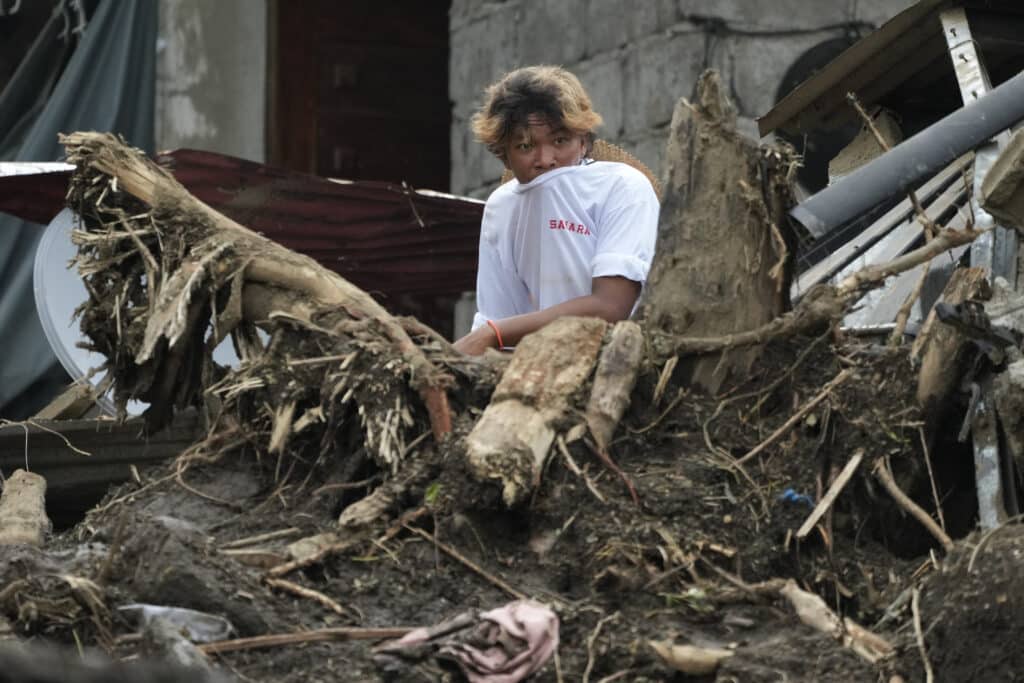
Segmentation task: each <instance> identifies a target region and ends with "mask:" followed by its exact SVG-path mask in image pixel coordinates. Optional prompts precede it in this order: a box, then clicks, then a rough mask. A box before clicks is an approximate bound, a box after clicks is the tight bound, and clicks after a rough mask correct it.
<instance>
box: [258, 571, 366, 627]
mask: <svg viewBox="0 0 1024 683" xmlns="http://www.w3.org/2000/svg"><path fill="white" fill-rule="evenodd" d="M263 580H264V581H266V583H267V585H268V586H270V587H272V588H280V589H281V590H285V591H288V592H289V593H293V594H295V595H298V596H299V597H302V598H308V599H310V600H313V601H314V602H319V603H320V604H321V605H323V606H324V607H326V608H327V609H329V610H331V611H332V612H334V613H335V614H340V615H341V616H343V617H348V616H351V613H350V612H348V610H346V609H345V608H344V607H342V606H341V605H340V604H339V603H338V602H336V601H335V600H332V599H331V598H329V597H327V596H326V595H324V594H323V593H321V592H320V591H316V590H313V589H312V588H306V587H305V586H300V585H299V584H297V583H293V582H291V581H288V580H287V579H275V578H272V577H269V576H268V577H265V578H264V579H263Z"/></svg>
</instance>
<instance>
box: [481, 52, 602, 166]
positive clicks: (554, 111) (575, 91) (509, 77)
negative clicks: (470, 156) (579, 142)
mask: <svg viewBox="0 0 1024 683" xmlns="http://www.w3.org/2000/svg"><path fill="white" fill-rule="evenodd" d="M531 114H540V115H542V116H543V117H544V118H545V119H546V120H547V123H548V124H549V125H550V126H551V127H552V128H562V127H564V128H566V129H567V130H569V131H570V132H571V133H574V134H584V135H586V136H587V146H588V149H589V147H590V145H591V144H592V143H593V140H594V129H595V128H597V127H598V126H600V125H601V115H600V114H598V113H597V112H596V111H594V109H593V105H591V103H590V96H589V95H587V91H586V90H584V89H583V86H582V85H581V84H580V81H579V79H578V78H576V77H575V76H574V75H572V74H571V73H569V72H568V71H566V70H565V69H563V68H562V67H560V66H546V65H542V66H527V67H523V68H522V69H516V70H515V71H510V72H508V73H507V74H505V75H504V76H502V77H501V78H500V79H499V80H498V81H497V82H496V83H493V84H492V85H490V86H488V87H487V89H486V90H485V91H484V102H483V104H482V105H481V106H480V109H479V111H477V112H476V114H474V115H473V118H472V120H471V124H472V127H473V133H474V135H476V139H477V140H478V141H480V142H482V143H483V144H484V145H486V146H487V149H488V150H490V151H491V153H492V154H494V155H495V156H496V157H498V158H499V159H501V160H502V161H505V156H506V154H505V151H506V150H507V149H508V143H509V141H510V140H511V138H512V136H513V135H515V134H516V133H517V132H518V131H520V130H522V129H525V128H526V126H527V122H528V121H527V119H528V117H529V116H530V115H531Z"/></svg>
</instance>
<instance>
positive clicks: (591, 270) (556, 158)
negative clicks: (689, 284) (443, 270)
mask: <svg viewBox="0 0 1024 683" xmlns="http://www.w3.org/2000/svg"><path fill="white" fill-rule="evenodd" d="M600 124H601V116H600V115H599V114H598V113H597V112H595V111H594V110H593V108H592V106H591V103H590V97H589V96H588V95H587V93H586V91H584V89H583V86H582V85H580V82H579V80H577V78H576V77H575V76H573V75H572V74H571V73H569V72H568V71H566V70H564V69H562V68H560V67H553V66H533V67H527V68H523V69H517V70H515V71H512V72H510V73H508V74H506V75H505V76H503V77H502V78H501V79H500V80H499V81H498V82H496V83H494V84H493V85H491V86H490V87H488V88H487V90H486V95H485V101H484V103H483V105H482V106H481V108H480V110H479V111H478V112H477V113H476V115H474V117H473V121H472V125H473V132H474V133H475V135H476V137H477V139H478V140H479V141H480V142H482V143H484V144H485V145H486V146H487V148H488V149H489V150H490V151H491V152H492V153H493V154H495V155H496V156H497V157H498V158H499V159H501V160H502V161H503V162H504V164H505V166H506V168H508V169H510V170H511V171H512V174H513V176H514V178H513V179H512V180H510V181H509V182H507V183H505V184H504V185H502V186H501V187H499V188H498V189H496V190H495V191H494V192H493V193H492V194H491V196H490V197H489V198H488V200H487V204H486V206H485V207H484V217H483V223H482V225H481V230H480V263H479V267H478V270H477V292H476V297H477V301H476V302H477V314H476V316H475V318H474V320H473V330H472V331H471V332H470V333H469V334H467V335H466V336H465V337H463V338H462V339H460V340H458V341H457V342H456V343H455V347H456V348H457V349H459V350H460V351H462V352H464V353H467V354H471V355H477V354H481V353H483V352H484V351H485V350H486V349H488V348H500V347H504V346H515V345H516V344H517V343H518V342H519V340H520V339H522V338H523V337H524V336H526V335H527V334H529V333H530V332H533V331H535V330H538V329H540V328H541V327H543V326H544V325H546V324H548V323H549V322H551V321H553V320H555V319H556V318H559V317H561V316H567V315H575V316H595V317H600V318H604V319H605V320H607V321H609V322H615V321H618V320H624V319H625V318H628V317H629V315H630V314H631V313H632V311H633V309H634V307H635V305H636V302H637V299H638V298H639V296H640V292H641V290H642V288H643V283H644V281H645V280H646V278H647V272H648V270H649V269H650V265H651V259H652V257H653V256H654V243H655V241H656V238H657V230H658V208H659V206H658V198H657V196H656V195H655V193H654V188H653V187H652V186H651V182H650V181H649V180H648V179H647V177H646V176H645V175H644V174H643V173H641V172H640V171H638V170H636V169H634V168H633V167H631V166H629V165H628V164H624V163H617V162H605V161H593V160H592V159H589V158H588V153H589V152H590V149H591V146H592V144H593V141H594V134H593V131H594V129H595V128H597V126H599V125H600Z"/></svg>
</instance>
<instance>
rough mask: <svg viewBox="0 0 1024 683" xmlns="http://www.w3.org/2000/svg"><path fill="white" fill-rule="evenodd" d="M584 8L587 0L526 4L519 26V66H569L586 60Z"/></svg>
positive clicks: (546, 1)
mask: <svg viewBox="0 0 1024 683" xmlns="http://www.w3.org/2000/svg"><path fill="white" fill-rule="evenodd" d="M584 5H585V2H584V0H530V1H529V2H527V3H526V4H524V5H523V7H522V12H521V13H520V16H519V21H518V24H517V25H516V29H517V33H518V45H519V49H518V52H517V55H518V58H519V59H518V61H519V63H520V64H521V65H527V64H559V65H563V66H567V65H571V64H574V63H576V62H578V61H580V60H581V59H583V55H584V53H585V52H586V31H585V30H584V29H585V24H584V17H585V13H584ZM505 28H506V30H508V28H509V27H508V26H506V27H505Z"/></svg>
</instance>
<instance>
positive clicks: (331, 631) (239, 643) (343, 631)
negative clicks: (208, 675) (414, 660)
mask: <svg viewBox="0 0 1024 683" xmlns="http://www.w3.org/2000/svg"><path fill="white" fill-rule="evenodd" d="M412 630H413V629H412V628H411V627H401V626H398V627H393V628H360V627H356V626H351V627H344V626H341V627H336V628H322V629H317V630H315V631H297V632H295V633H275V634H271V635H266V636H253V637H251V638H236V639H234V640H221V641H218V642H215V643H205V644H203V645H199V646H198V647H199V650H200V651H201V652H203V653H204V654H208V655H213V654H220V653H223V652H238V651H240V650H261V649H264V648H268V647H281V646H282V645H301V644H302V643H322V642H330V641H334V642H337V641H345V640H387V639H389V638H401V637H402V636H404V635H406V634H407V633H409V631H412Z"/></svg>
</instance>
